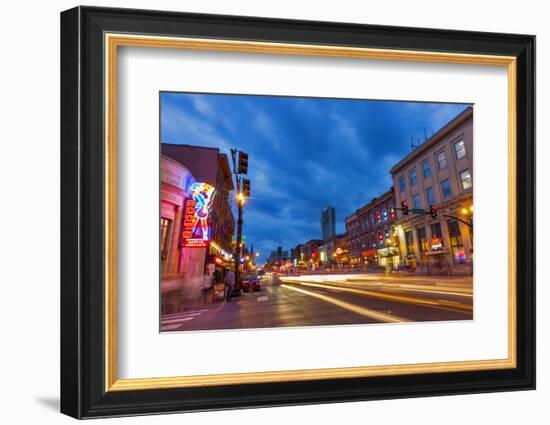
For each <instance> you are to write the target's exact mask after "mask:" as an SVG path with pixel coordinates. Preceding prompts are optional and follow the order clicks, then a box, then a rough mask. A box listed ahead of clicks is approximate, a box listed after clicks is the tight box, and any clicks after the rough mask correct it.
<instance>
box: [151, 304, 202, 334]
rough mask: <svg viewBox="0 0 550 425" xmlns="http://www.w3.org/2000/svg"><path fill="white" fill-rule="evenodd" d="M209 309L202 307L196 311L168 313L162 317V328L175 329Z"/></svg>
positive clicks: (163, 329) (166, 329)
mask: <svg viewBox="0 0 550 425" xmlns="http://www.w3.org/2000/svg"><path fill="white" fill-rule="evenodd" d="M206 311H208V310H206V309H201V310H195V311H184V312H181V313H173V314H168V315H166V316H163V317H162V320H161V326H160V330H161V331H162V332H164V331H173V330H176V329H178V328H179V327H180V326H181V325H182V323H183V322H187V321H189V320H193V319H194V318H195V317H198V316H200V315H201V314H202V313H204V312H206Z"/></svg>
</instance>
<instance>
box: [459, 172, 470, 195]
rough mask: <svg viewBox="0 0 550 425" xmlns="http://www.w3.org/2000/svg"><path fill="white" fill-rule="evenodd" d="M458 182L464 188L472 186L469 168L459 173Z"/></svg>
mask: <svg viewBox="0 0 550 425" xmlns="http://www.w3.org/2000/svg"><path fill="white" fill-rule="evenodd" d="M460 182H461V184H462V189H464V190H466V189H469V188H471V187H472V176H471V175H470V170H464V171H462V172H461V173H460Z"/></svg>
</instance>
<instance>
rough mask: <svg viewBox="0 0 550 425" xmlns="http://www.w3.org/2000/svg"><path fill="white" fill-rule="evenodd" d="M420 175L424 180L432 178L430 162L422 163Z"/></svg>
mask: <svg viewBox="0 0 550 425" xmlns="http://www.w3.org/2000/svg"><path fill="white" fill-rule="evenodd" d="M422 175H423V176H424V178H425V179H426V178H428V177H431V176H432V169H431V168H430V161H424V162H423V163H422Z"/></svg>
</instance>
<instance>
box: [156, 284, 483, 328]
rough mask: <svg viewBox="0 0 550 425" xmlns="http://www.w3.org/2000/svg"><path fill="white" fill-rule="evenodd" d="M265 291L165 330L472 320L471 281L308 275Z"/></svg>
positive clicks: (173, 319) (184, 315) (169, 321)
mask: <svg viewBox="0 0 550 425" xmlns="http://www.w3.org/2000/svg"><path fill="white" fill-rule="evenodd" d="M262 283H263V285H262V290H261V291H260V292H255V293H243V294H242V295H241V296H240V297H236V298H234V299H233V300H232V301H231V302H229V303H226V302H221V303H213V304H208V305H205V306H200V307H193V308H189V309H188V310H185V311H184V312H181V313H175V314H170V315H166V316H163V317H162V321H161V330H162V331H164V332H170V331H172V332H173V331H188V330H212V329H246V328H272V327H296V326H319V325H349V324H367V323H400V322H419V321H442V320H471V319H472V318H473V291H472V278H471V277H417V276H402V275H396V276H393V275H390V276H385V275H377V274H356V275H308V276H300V277H284V276H281V277H266V278H265V279H264V281H263V282H262Z"/></svg>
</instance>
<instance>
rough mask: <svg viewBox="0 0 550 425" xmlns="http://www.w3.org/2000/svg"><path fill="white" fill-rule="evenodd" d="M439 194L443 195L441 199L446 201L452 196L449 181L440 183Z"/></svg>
mask: <svg viewBox="0 0 550 425" xmlns="http://www.w3.org/2000/svg"><path fill="white" fill-rule="evenodd" d="M441 193H442V194H443V199H447V198H449V197H450V196H451V195H452V192H451V184H450V183H449V179H445V180H443V181H441Z"/></svg>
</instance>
